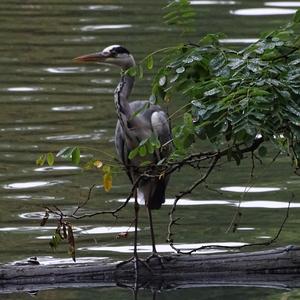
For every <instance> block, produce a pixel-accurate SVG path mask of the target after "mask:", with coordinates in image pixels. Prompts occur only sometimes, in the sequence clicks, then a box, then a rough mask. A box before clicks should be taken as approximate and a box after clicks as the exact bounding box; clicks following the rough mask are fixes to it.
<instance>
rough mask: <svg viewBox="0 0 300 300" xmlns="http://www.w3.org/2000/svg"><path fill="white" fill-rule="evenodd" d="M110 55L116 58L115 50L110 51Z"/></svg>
mask: <svg viewBox="0 0 300 300" xmlns="http://www.w3.org/2000/svg"><path fill="white" fill-rule="evenodd" d="M110 54H111V55H112V56H113V57H116V56H117V54H118V53H117V51H116V50H111V51H110Z"/></svg>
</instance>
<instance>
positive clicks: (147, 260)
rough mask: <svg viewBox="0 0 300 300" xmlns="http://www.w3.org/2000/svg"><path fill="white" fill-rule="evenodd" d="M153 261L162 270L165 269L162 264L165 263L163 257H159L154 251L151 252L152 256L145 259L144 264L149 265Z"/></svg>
mask: <svg viewBox="0 0 300 300" xmlns="http://www.w3.org/2000/svg"><path fill="white" fill-rule="evenodd" d="M154 259H155V260H156V261H157V262H158V263H159V264H160V266H161V268H162V269H164V268H165V266H164V263H165V259H164V257H163V256H161V255H159V254H158V253H157V252H156V251H153V252H152V254H151V255H150V256H148V257H147V258H146V262H147V263H149V262H150V261H151V260H154Z"/></svg>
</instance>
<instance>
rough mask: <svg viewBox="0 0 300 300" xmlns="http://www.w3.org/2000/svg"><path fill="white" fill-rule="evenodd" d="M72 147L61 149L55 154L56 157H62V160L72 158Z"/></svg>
mask: <svg viewBox="0 0 300 300" xmlns="http://www.w3.org/2000/svg"><path fill="white" fill-rule="evenodd" d="M74 149H75V148H74V147H65V148H62V149H61V150H60V151H59V152H58V153H57V154H56V157H62V158H64V159H70V158H72V152H73V151H74Z"/></svg>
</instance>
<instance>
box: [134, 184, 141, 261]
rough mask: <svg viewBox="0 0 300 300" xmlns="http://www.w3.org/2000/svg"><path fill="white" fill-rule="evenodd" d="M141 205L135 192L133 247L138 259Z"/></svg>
mask: <svg viewBox="0 0 300 300" xmlns="http://www.w3.org/2000/svg"><path fill="white" fill-rule="evenodd" d="M139 208H140V207H139V204H138V201H137V191H136V190H135V192H134V245H133V247H134V248H133V256H134V257H135V258H136V259H137V258H138V252H137V232H138V221H139Z"/></svg>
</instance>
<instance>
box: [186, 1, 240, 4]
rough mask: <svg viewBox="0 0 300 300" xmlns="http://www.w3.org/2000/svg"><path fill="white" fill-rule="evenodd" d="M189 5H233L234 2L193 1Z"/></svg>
mask: <svg viewBox="0 0 300 300" xmlns="http://www.w3.org/2000/svg"><path fill="white" fill-rule="evenodd" d="M190 3H191V5H234V4H236V1H226V0H225V1H222V0H199V1H197V0H194V1H190Z"/></svg>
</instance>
